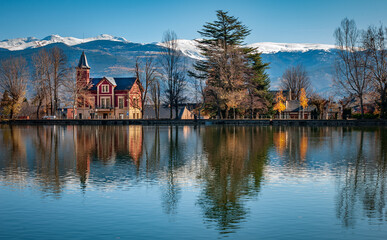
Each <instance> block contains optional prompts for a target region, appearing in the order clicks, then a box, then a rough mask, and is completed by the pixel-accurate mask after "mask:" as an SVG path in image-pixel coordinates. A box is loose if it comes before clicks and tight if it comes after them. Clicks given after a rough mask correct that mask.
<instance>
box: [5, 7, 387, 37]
mask: <svg viewBox="0 0 387 240" xmlns="http://www.w3.org/2000/svg"><path fill="white" fill-rule="evenodd" d="M218 9H222V10H226V11H229V13H230V14H231V15H234V16H236V17H239V19H240V20H241V21H242V22H243V23H244V24H245V25H247V26H248V27H249V28H250V29H252V32H251V35H250V36H249V37H248V38H247V39H246V43H254V42H288V43H292V42H297V43H328V44H333V43H334V39H333V31H334V30H335V28H336V27H338V25H339V24H340V21H341V20H342V19H343V18H344V17H348V18H353V19H355V21H356V23H357V25H358V26H359V27H360V28H365V27H367V26H368V25H370V24H374V25H375V24H379V23H383V24H384V25H387V14H386V9H387V0H293V1H291V0H288V1H285V0H265V1H261V0H255V1H254V0H234V1H229V0H191V1H184V0H180V1H179V0H170V1H161V0H159V1H154V0H137V1H132V0H127V1H124V0H103V1H100V0H92V1H89V0H83V1H73V0H58V1H54V0H51V1H46V0H40V1H31V0H29V1H18V0H10V1H6V0H0V39H1V40H3V39H10V38H18V37H29V36H34V37H37V38H43V37H46V36H48V35H50V34H59V35H61V36H73V37H78V38H82V37H83V36H84V37H94V36H97V35H99V34H102V33H105V34H110V35H114V36H120V37H125V38H126V39H128V40H130V41H133V42H144V43H149V42H158V41H161V37H162V34H163V32H164V31H165V30H167V29H171V30H174V31H175V32H176V33H177V35H178V37H179V38H184V39H194V38H197V37H200V36H199V34H198V33H197V30H199V29H200V28H201V27H202V26H203V24H204V23H205V22H207V21H213V20H215V11H216V10H218Z"/></svg>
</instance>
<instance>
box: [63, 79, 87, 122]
mask: <svg viewBox="0 0 387 240" xmlns="http://www.w3.org/2000/svg"><path fill="white" fill-rule="evenodd" d="M75 79H76V78H75V76H74V74H68V75H67V77H65V78H64V79H63V80H64V81H62V83H61V84H62V85H63V99H64V101H65V102H66V103H68V105H70V106H72V107H73V114H75V108H76V107H77V106H90V107H92V108H93V107H94V102H93V101H90V96H91V95H90V89H91V88H92V86H93V85H92V83H91V82H89V83H86V82H76V80H75ZM73 118H75V116H74V115H73Z"/></svg>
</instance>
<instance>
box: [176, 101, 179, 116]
mask: <svg viewBox="0 0 387 240" xmlns="http://www.w3.org/2000/svg"><path fill="white" fill-rule="evenodd" d="M175 114H176V115H175V119H179V105H178V104H177V102H176V103H175Z"/></svg>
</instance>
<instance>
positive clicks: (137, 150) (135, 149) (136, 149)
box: [128, 126, 142, 164]
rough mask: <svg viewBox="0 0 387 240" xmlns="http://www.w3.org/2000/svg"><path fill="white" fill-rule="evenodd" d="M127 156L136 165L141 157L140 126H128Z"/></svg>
mask: <svg viewBox="0 0 387 240" xmlns="http://www.w3.org/2000/svg"><path fill="white" fill-rule="evenodd" d="M128 136H129V155H130V156H131V157H132V158H133V161H134V162H135V163H136V164H138V163H139V160H140V157H141V155H142V126H129V129H128Z"/></svg>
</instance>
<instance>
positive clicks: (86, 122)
mask: <svg viewBox="0 0 387 240" xmlns="http://www.w3.org/2000/svg"><path fill="white" fill-rule="evenodd" d="M0 123H1V124H13V125H198V124H202V125H259V126H268V125H273V126H387V121H386V120H243V119H241V120H169V119H162V120H153V119H115V120H79V119H67V120H61V119H57V120H47V119H45V120H11V121H1V122H0Z"/></svg>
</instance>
